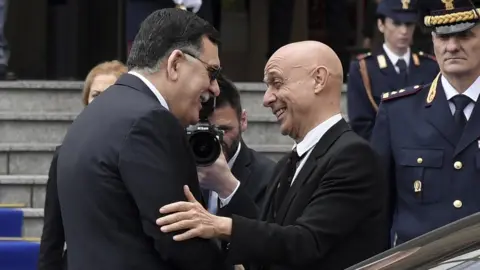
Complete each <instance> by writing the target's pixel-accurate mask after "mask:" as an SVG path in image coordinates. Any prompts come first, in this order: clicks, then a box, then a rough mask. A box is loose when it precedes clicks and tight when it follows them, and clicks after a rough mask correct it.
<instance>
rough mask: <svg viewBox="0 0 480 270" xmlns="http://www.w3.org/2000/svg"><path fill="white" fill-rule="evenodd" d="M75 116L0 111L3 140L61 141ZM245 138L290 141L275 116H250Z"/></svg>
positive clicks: (262, 140)
mask: <svg viewBox="0 0 480 270" xmlns="http://www.w3.org/2000/svg"><path fill="white" fill-rule="evenodd" d="M74 118H75V115H72V114H59V113H58V114H57V113H48V114H32V113H30V114H28V113H23V114H7V113H3V114H2V113H0V134H2V138H1V142H2V143H4V144H6V143H16V144H17V143H29V144H33V143H52V144H60V143H61V142H62V140H63V138H64V136H65V134H66V133H67V131H68V128H69V126H70V124H71V123H72V121H73V119H74ZM244 139H245V141H246V142H247V143H249V144H289V143H291V139H290V138H288V137H285V136H282V135H281V134H280V133H279V125H278V124H277V121H276V119H275V117H274V116H273V115H250V116H249V123H248V129H247V131H246V132H245V134H244Z"/></svg>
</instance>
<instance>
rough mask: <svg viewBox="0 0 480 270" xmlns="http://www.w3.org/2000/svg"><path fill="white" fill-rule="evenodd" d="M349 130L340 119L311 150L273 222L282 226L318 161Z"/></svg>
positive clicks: (345, 123)
mask: <svg viewBox="0 0 480 270" xmlns="http://www.w3.org/2000/svg"><path fill="white" fill-rule="evenodd" d="M348 130H350V127H349V126H348V124H347V122H346V121H345V120H344V119H342V120H340V121H339V122H338V123H336V124H335V125H333V126H332V127H331V128H330V129H329V130H328V131H327V132H326V133H325V134H324V135H323V137H322V138H321V139H320V141H319V142H318V143H317V145H316V146H315V147H314V148H313V150H312V153H311V154H310V156H308V157H307V160H306V161H305V164H304V165H303V167H302V168H301V169H300V172H299V173H298V175H297V177H296V178H295V180H294V181H293V185H292V187H291V188H290V190H289V191H288V193H287V195H286V196H285V199H284V201H283V202H282V205H281V206H280V209H278V213H277V216H276V217H275V222H276V223H278V224H282V223H283V222H284V220H285V217H286V215H287V213H288V209H289V208H290V206H291V204H292V201H293V199H294V198H295V197H296V195H297V193H298V192H299V191H300V189H301V187H302V186H303V185H304V184H305V183H306V182H308V181H307V180H308V179H310V175H311V174H312V172H313V170H314V169H315V167H316V166H317V162H318V159H319V158H321V157H322V156H323V155H325V153H326V152H327V151H328V149H330V147H331V146H332V144H333V143H334V142H335V141H336V140H337V139H338V138H339V137H340V136H341V135H342V134H343V133H344V132H346V131H348Z"/></svg>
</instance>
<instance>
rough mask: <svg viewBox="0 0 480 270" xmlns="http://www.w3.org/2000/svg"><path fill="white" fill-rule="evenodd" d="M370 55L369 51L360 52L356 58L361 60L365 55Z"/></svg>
mask: <svg viewBox="0 0 480 270" xmlns="http://www.w3.org/2000/svg"><path fill="white" fill-rule="evenodd" d="M371 55H372V53H371V52H368V53H361V54H359V55H357V60H362V59H365V58H367V57H370V56H371Z"/></svg>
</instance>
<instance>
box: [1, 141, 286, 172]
mask: <svg viewBox="0 0 480 270" xmlns="http://www.w3.org/2000/svg"><path fill="white" fill-rule="evenodd" d="M292 145H293V144H286V145H250V147H252V148H253V149H255V150H257V151H258V152H260V153H264V154H265V155H267V156H268V157H269V158H271V159H272V160H278V159H280V158H281V157H282V156H283V155H284V154H285V153H286V152H288V151H289V150H290V149H291V147H292ZM56 146H57V144H52V143H43V144H39V143H31V144H0V175H45V174H47V173H48V169H49V167H50V163H51V161H52V157H53V153H54V151H55V147H56Z"/></svg>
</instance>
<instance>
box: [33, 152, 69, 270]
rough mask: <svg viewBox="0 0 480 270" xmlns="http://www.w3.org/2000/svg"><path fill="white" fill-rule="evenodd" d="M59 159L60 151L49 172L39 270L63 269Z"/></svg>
mask: <svg viewBox="0 0 480 270" xmlns="http://www.w3.org/2000/svg"><path fill="white" fill-rule="evenodd" d="M57 158H58V150H57V151H55V154H54V156H53V159H52V162H51V164H50V169H49V172H48V180H47V188H46V195H45V208H44V224H43V233H42V238H41V242H40V253H39V258H38V269H39V270H61V269H63V268H62V267H63V249H64V245H65V234H64V231H63V222H62V214H61V212H60V203H59V200H58V192H57Z"/></svg>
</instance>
